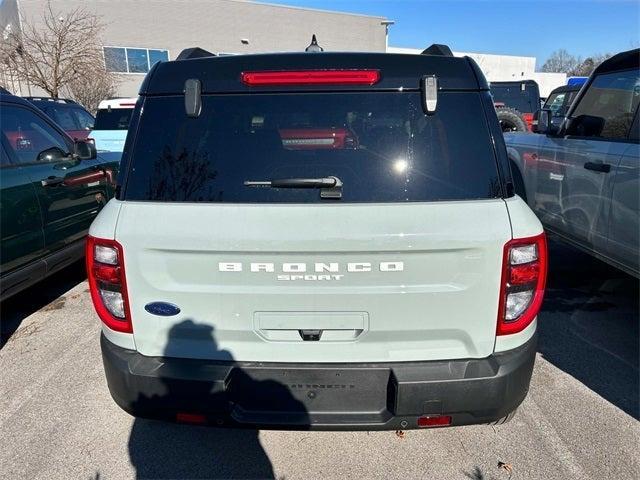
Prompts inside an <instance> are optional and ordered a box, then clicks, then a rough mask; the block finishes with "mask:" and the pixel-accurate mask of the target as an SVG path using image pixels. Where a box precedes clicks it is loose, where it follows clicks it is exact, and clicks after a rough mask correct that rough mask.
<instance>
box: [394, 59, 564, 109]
mask: <svg viewBox="0 0 640 480" xmlns="http://www.w3.org/2000/svg"><path fill="white" fill-rule="evenodd" d="M422 50H423V49H421V48H399V47H388V48H387V52H389V53H409V54H415V53H420V52H421V51H422ZM453 54H454V55H456V56H458V57H462V56H465V55H466V56H469V57H471V58H473V59H474V60H475V61H476V63H477V64H478V65H479V66H480V68H481V69H482V72H483V73H484V75H485V77H487V80H488V81H489V82H501V81H502V82H504V81H513V80H535V81H536V82H537V83H538V86H539V87H540V96H541V97H547V96H548V95H549V93H550V92H551V90H553V89H554V88H556V87H559V86H561V85H566V83H567V75H566V74H565V73H545V72H536V57H519V56H515V55H493V54H489V53H468V52H453Z"/></svg>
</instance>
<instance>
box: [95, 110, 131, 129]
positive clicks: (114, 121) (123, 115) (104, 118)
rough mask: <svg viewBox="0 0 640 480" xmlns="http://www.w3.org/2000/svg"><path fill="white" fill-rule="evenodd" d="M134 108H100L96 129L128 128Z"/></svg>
mask: <svg viewBox="0 0 640 480" xmlns="http://www.w3.org/2000/svg"><path fill="white" fill-rule="evenodd" d="M132 114H133V108H110V109H104V110H98V113H97V114H96V122H95V125H94V126H93V129H94V130H127V129H128V128H129V121H130V120H131V115H132Z"/></svg>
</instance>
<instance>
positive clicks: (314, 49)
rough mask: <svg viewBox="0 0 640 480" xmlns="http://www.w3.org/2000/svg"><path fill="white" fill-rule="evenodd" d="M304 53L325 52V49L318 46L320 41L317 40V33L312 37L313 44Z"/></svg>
mask: <svg viewBox="0 0 640 480" xmlns="http://www.w3.org/2000/svg"><path fill="white" fill-rule="evenodd" d="M304 51H305V52H311V53H316V52H324V48H322V47H321V46H320V45H318V40H316V34H315V33H314V34H313V36H312V37H311V43H310V44H309V46H308V47H307V48H305V49H304Z"/></svg>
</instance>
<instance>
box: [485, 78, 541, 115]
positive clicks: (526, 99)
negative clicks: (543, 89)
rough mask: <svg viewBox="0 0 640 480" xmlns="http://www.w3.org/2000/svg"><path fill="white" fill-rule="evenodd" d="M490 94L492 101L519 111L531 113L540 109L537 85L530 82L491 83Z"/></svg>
mask: <svg viewBox="0 0 640 480" xmlns="http://www.w3.org/2000/svg"><path fill="white" fill-rule="evenodd" d="M523 85H524V90H523ZM491 95H492V96H493V101H494V103H497V104H504V106H505V107H511V108H515V109H516V110H518V111H519V112H520V113H533V112H535V111H537V110H539V109H540V92H539V90H538V87H537V86H535V85H532V84H528V83H515V84H508V85H500V84H495V83H492V84H491Z"/></svg>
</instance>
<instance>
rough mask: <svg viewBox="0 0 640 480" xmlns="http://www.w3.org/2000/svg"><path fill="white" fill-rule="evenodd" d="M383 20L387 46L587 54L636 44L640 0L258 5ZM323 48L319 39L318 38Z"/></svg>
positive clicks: (291, 0) (356, 0)
mask: <svg viewBox="0 0 640 480" xmlns="http://www.w3.org/2000/svg"><path fill="white" fill-rule="evenodd" d="M263 1H267V2H269V3H279V4H287V5H294V6H301V7H309V8H318V9H322V10H336V11H343V12H350V13H360V14H365V15H375V16H383V17H387V18H388V19H389V20H394V21H395V22H396V23H395V25H393V26H391V27H390V30H389V45H390V46H393V47H414V48H422V47H427V46H429V45H431V44H432V43H445V44H448V45H449V46H450V47H451V49H452V50H455V51H461V52H478V53H496V54H504V55H526V56H535V57H537V59H538V62H537V65H538V66H541V65H542V64H543V63H544V60H546V58H548V56H549V55H550V54H551V53H552V52H553V51H554V50H557V49H560V48H564V49H566V50H567V51H569V52H570V53H572V54H574V55H576V56H581V57H583V58H584V57H587V56H589V55H593V54H598V53H605V52H611V53H617V52H620V51H623V50H629V49H631V48H638V47H640V33H639V32H640V0H631V1H627V0H582V1H580V0H510V1H508V0H395V1H392V0H324V1H323V0H263ZM318 41H319V43H320V44H321V45H322V39H318Z"/></svg>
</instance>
